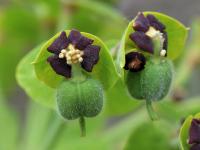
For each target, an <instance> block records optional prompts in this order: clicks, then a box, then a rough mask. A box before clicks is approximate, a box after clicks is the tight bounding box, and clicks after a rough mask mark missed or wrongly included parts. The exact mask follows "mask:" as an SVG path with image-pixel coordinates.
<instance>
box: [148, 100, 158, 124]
mask: <svg viewBox="0 0 200 150" xmlns="http://www.w3.org/2000/svg"><path fill="white" fill-rule="evenodd" d="M146 107H147V111H148V114H149V117H150V118H151V120H152V121H155V120H158V115H157V114H156V112H155V111H154V109H153V106H152V102H151V100H146Z"/></svg>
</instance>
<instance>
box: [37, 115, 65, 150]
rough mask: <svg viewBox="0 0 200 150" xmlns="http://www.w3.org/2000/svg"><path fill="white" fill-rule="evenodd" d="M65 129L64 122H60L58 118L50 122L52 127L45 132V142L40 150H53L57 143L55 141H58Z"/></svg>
mask: <svg viewBox="0 0 200 150" xmlns="http://www.w3.org/2000/svg"><path fill="white" fill-rule="evenodd" d="M64 127H65V122H64V121H63V120H61V119H60V118H57V117H56V118H55V120H54V121H53V122H52V125H51V126H50V128H49V129H48V130H47V135H46V136H45V138H46V139H45V141H44V142H43V145H42V148H41V149H42V150H50V149H53V146H54V144H55V143H56V142H57V139H59V136H60V133H62V132H61V131H62V130H63V128H64Z"/></svg>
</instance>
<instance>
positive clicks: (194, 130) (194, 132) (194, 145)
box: [189, 119, 200, 150]
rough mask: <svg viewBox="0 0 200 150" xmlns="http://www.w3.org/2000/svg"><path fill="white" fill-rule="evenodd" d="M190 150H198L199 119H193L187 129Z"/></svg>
mask: <svg viewBox="0 0 200 150" xmlns="http://www.w3.org/2000/svg"><path fill="white" fill-rule="evenodd" d="M189 144H191V148H190V150H199V149H200V119H193V120H192V122H191V126H190V129H189Z"/></svg>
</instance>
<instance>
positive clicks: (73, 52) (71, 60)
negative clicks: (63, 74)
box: [59, 44, 84, 65]
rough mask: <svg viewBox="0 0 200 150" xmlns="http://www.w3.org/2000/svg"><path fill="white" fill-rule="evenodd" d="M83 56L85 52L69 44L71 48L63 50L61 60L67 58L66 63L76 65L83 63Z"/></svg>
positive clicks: (60, 55)
mask: <svg viewBox="0 0 200 150" xmlns="http://www.w3.org/2000/svg"><path fill="white" fill-rule="evenodd" d="M83 55H84V53H83V51H81V50H78V49H76V48H75V47H74V46H73V45H72V44H69V46H68V47H67V48H66V49H63V50H61V52H60V54H59V58H66V63H67V64H69V65H71V64H76V63H78V62H79V63H80V62H82V61H83V58H82V56H83Z"/></svg>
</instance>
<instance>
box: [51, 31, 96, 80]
mask: <svg viewBox="0 0 200 150" xmlns="http://www.w3.org/2000/svg"><path fill="white" fill-rule="evenodd" d="M92 43H93V40H92V39H89V38H87V37H85V36H83V35H81V33H80V32H79V31H77V30H71V32H70V33H69V35H68V36H67V35H66V32H65V31H63V32H61V34H60V36H59V37H58V38H57V39H56V40H55V41H54V42H53V43H52V44H51V45H50V46H49V47H48V48H47V50H48V51H49V52H51V53H53V54H54V55H53V56H50V57H49V58H48V59H47V60H48V62H49V63H50V65H51V67H52V68H53V70H54V71H55V72H56V73H57V74H59V75H62V76H64V77H66V78H70V77H71V67H72V65H73V64H77V63H79V64H80V65H81V67H82V68H83V69H85V70H86V71H87V72H91V71H92V69H93V66H94V65H95V64H96V63H97V62H98V60H99V52H100V46H97V45H92Z"/></svg>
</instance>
